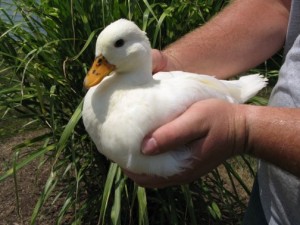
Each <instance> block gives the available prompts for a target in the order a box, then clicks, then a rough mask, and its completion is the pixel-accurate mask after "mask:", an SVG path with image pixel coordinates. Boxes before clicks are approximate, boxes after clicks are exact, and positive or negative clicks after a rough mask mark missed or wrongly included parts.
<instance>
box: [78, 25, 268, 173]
mask: <svg viewBox="0 0 300 225" xmlns="http://www.w3.org/2000/svg"><path fill="white" fill-rule="evenodd" d="M117 22H118V21H117ZM117 22H115V23H113V24H112V25H114V24H115V26H113V27H111V28H109V27H110V26H111V25H110V26H108V27H107V28H108V29H110V30H108V31H111V30H112V31H114V32H117V33H119V32H120V31H118V29H117V27H118V26H116V23H117ZM121 23H122V24H123V25H124V23H125V24H126V25H127V27H128V26H129V28H131V27H133V28H132V30H133V31H134V32H133V33H137V35H140V36H141V37H143V36H144V38H141V37H139V38H140V42H142V43H143V44H142V45H141V46H142V47H140V48H136V49H137V51H138V52H139V53H138V52H137V53H135V52H133V51H128V48H130V46H132V45H135V44H136V43H135V42H132V43H131V44H130V45H128V46H127V47H126V45H125V44H124V45H125V46H124V51H127V52H130V53H129V54H126V53H124V54H123V55H124V57H127V60H131V59H130V58H131V57H130V56H131V55H130V54H133V55H134V56H133V58H135V57H136V59H137V60H140V62H137V61H136V63H134V64H131V63H129V64H126V66H127V65H129V66H127V68H125V69H124V67H123V68H122V67H121V68H120V66H118V62H117V61H114V54H113V51H114V50H115V49H112V50H111V51H109V47H107V46H112V45H109V44H108V43H107V42H104V44H103V43H101V35H100V36H99V38H100V41H99V43H100V44H99V45H100V47H99V46H98V48H99V49H101V48H102V49H101V53H98V55H99V54H101V55H102V54H103V56H104V57H105V58H106V59H107V61H108V62H109V63H111V62H112V64H113V65H115V66H114V68H116V69H115V71H114V72H111V75H110V76H107V77H106V78H104V79H103V80H102V81H101V83H99V84H97V85H95V86H93V87H91V88H90V89H89V91H88V93H87V94H86V96H85V100H84V106H83V111H82V116H83V122H84V125H85V128H86V130H87V132H88V134H89V135H90V137H91V138H92V140H93V142H94V143H95V144H96V147H97V149H98V150H99V152H101V153H102V154H104V155H105V156H106V157H108V158H109V159H110V160H112V161H114V162H116V163H117V164H119V165H120V166H121V167H122V168H124V169H127V170H129V171H131V172H134V173H139V174H153V175H157V176H163V177H168V176H171V175H174V174H178V173H180V172H181V171H183V170H184V169H186V168H188V167H189V166H190V159H191V157H192V152H191V150H190V149H189V148H188V147H186V146H178V148H177V149H172V150H170V151H168V152H166V153H163V154H159V155H154V156H146V155H143V154H142V153H141V145H142V141H143V139H144V138H145V137H146V136H147V134H149V133H151V132H152V131H154V130H155V129H156V128H158V127H160V126H161V125H163V124H166V123H168V122H170V121H172V120H173V119H175V118H176V117H178V116H179V115H180V114H182V113H183V112H184V111H185V110H186V109H187V108H188V107H190V106H191V105H192V104H193V103H195V102H197V101H200V100H204V99H208V98H218V99H223V100H226V101H229V102H231V103H242V102H245V101H246V100H248V99H249V98H251V97H252V96H254V95H255V94H256V93H257V92H258V91H259V90H260V89H261V88H263V87H264V86H265V85H266V80H265V79H264V78H262V77H261V76H259V75H257V74H256V75H249V76H244V77H242V78H240V80H235V81H222V80H218V79H216V78H214V77H212V76H208V75H199V74H192V73H187V72H182V71H172V72H159V73H157V74H155V75H154V76H153V77H152V74H151V65H152V64H151V54H150V52H151V48H150V44H149V43H148V39H147V38H146V36H145V34H144V33H143V32H142V31H140V30H139V29H138V28H137V26H136V25H135V24H133V23H132V22H130V21H127V20H122V21H121ZM107 28H106V29H107ZM129 28H128V29H129ZM106 29H105V30H106ZM105 30H104V31H103V32H104V34H105V33H108V34H109V33H110V32H105ZM129 30H130V29H129ZM112 31H111V32H112ZM103 32H102V33H103ZM131 35H133V34H132V32H131ZM114 36H117V35H114ZM128 36H130V35H128V34H126V32H125V34H123V36H122V38H121V39H122V40H127V37H128ZM133 36H134V35H133ZM131 37H132V36H131ZM99 38H98V39H99ZM139 38H137V39H139ZM118 40H120V37H116V40H109V42H112V43H114V44H113V45H114V46H115V45H116V44H115V43H116V41H118ZM102 41H103V39H102ZM97 44H98V41H97ZM101 44H102V45H104V47H103V46H101ZM111 48H113V47H111ZM118 48H119V47H118ZM118 50H119V49H118ZM103 52H110V54H111V55H110V54H105V53H103ZM132 52H133V53H132ZM116 55H117V54H116ZM137 56H138V57H137ZM96 57H97V47H96ZM118 57H119V54H118V56H117V58H118ZM122 60H123V59H122ZM122 60H121V61H122ZM126 66H125V67H126ZM92 70H93V69H92ZM93 71H94V70H93Z"/></svg>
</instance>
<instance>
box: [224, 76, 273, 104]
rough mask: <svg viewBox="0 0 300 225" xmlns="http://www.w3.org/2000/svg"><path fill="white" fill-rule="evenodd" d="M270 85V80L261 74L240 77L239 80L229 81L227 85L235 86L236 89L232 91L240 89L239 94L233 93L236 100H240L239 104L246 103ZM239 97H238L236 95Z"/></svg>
mask: <svg viewBox="0 0 300 225" xmlns="http://www.w3.org/2000/svg"><path fill="white" fill-rule="evenodd" d="M267 84H268V79H267V78H265V77H264V76H262V75H260V74H252V75H246V76H242V77H240V78H239V79H238V80H231V81H227V85H234V86H235V88H232V89H231V90H232V91H233V90H237V89H236V88H238V89H239V91H238V93H239V94H238V93H237V92H236V91H233V92H234V93H232V94H233V95H234V96H235V99H236V100H238V103H244V102H246V101H247V100H249V99H250V98H252V97H253V96H255V95H256V94H257V93H258V92H259V91H260V90H261V89H263V88H264V87H266V86H267ZM237 94H238V95H239V96H236V95H237Z"/></svg>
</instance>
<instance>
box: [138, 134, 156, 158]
mask: <svg viewBox="0 0 300 225" xmlns="http://www.w3.org/2000/svg"><path fill="white" fill-rule="evenodd" d="M156 152H158V150H157V142H156V140H155V139H154V138H149V139H147V140H145V141H144V143H143V146H142V153H144V154H146V155H151V154H154V153H156Z"/></svg>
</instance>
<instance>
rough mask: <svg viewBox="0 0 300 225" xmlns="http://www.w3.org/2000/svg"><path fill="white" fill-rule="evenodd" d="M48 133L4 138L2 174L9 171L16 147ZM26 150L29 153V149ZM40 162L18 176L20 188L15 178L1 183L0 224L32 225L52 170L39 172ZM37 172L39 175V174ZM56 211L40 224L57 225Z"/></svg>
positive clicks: (0, 152)
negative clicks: (54, 217) (54, 216)
mask: <svg viewBox="0 0 300 225" xmlns="http://www.w3.org/2000/svg"><path fill="white" fill-rule="evenodd" d="M42 132H45V131H44V130H35V131H30V132H26V133H25V134H17V135H15V136H13V137H9V138H5V139H4V140H3V139H1V140H0V142H1V144H0V172H2V171H3V170H5V169H8V168H9V167H10V166H11V162H12V160H13V155H14V154H13V147H14V146H15V145H17V144H20V143H22V142H23V141H24V140H26V139H30V138H33V137H36V136H38V135H40V134H41V133H42ZM25 151H26V150H25ZM38 163H39V162H33V163H31V164H30V165H28V166H25V167H24V168H23V169H21V170H20V171H19V172H18V173H17V186H16V185H15V182H14V178H13V177H9V178H7V179H6V180H4V181H3V182H1V183H0V225H19V224H20V225H21V224H29V223H30V218H31V214H32V210H33V209H34V206H35V204H36V202H37V199H38V197H39V196H40V193H41V191H42V189H43V186H44V184H45V182H46V180H47V178H48V176H49V172H50V170H49V168H47V167H43V168H42V169H38ZM37 170H39V171H38V173H37ZM16 188H17V189H18V197H19V207H18V204H17V197H16ZM54 210H55V209H54V208H52V209H51V207H50V210H49V211H48V212H46V213H45V215H43V217H42V219H41V220H40V222H39V223H40V224H53V222H54V221H53V214H54V213H55V212H54Z"/></svg>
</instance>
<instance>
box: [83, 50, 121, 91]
mask: <svg viewBox="0 0 300 225" xmlns="http://www.w3.org/2000/svg"><path fill="white" fill-rule="evenodd" d="M115 68H116V67H115V66H114V65H112V64H110V63H109V62H108V61H107V60H106V59H105V58H104V56H102V55H100V56H98V57H96V58H95V61H94V63H93V65H92V67H91V69H90V70H89V72H88V73H87V75H86V76H85V78H84V82H83V85H84V87H85V88H87V89H88V88H90V87H93V86H95V85H96V84H99V83H100V82H101V81H102V80H103V79H104V77H106V76H107V75H108V74H110V72H112V71H113V70H114V69H115Z"/></svg>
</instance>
